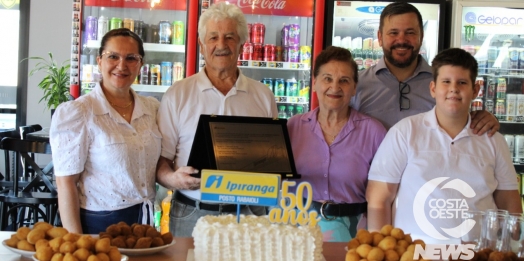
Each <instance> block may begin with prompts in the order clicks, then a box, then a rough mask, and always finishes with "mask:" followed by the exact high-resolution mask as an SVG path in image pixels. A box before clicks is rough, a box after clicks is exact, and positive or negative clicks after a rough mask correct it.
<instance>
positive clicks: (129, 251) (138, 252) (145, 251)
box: [118, 239, 175, 256]
mask: <svg viewBox="0 0 524 261" xmlns="http://www.w3.org/2000/svg"><path fill="white" fill-rule="evenodd" d="M174 244H175V240H174V239H173V241H172V242H171V244H167V245H163V246H159V247H150V248H140V249H134V248H119V249H118V250H119V251H120V253H122V254H125V255H129V256H145V255H152V254H154V253H156V252H160V251H162V250H164V249H166V248H168V247H170V246H172V245H174Z"/></svg>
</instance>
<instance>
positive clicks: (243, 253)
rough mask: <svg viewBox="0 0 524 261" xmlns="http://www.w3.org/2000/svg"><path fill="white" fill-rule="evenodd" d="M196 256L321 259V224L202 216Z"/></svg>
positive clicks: (229, 260)
mask: <svg viewBox="0 0 524 261" xmlns="http://www.w3.org/2000/svg"><path fill="white" fill-rule="evenodd" d="M193 238H194V244H195V260H198V261H209V260H220V261H246V260H251V261H267V260H274V261H278V260H282V261H289V260H303V261H320V260H323V256H322V233H321V231H320V228H319V226H295V225H290V224H278V223H271V222H270V221H269V219H268V217H267V216H260V217H259V216H252V215H249V216H244V215H241V216H240V222H239V223H237V217H236V216H234V215H221V216H204V217H201V218H200V219H199V220H198V221H197V223H196V226H195V228H194V230H193Z"/></svg>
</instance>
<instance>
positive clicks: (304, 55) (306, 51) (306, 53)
mask: <svg viewBox="0 0 524 261" xmlns="http://www.w3.org/2000/svg"><path fill="white" fill-rule="evenodd" d="M300 62H301V63H305V64H307V65H308V66H309V64H310V63H311V47H310V46H307V45H303V46H300Z"/></svg>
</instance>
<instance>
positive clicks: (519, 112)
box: [515, 94, 524, 116]
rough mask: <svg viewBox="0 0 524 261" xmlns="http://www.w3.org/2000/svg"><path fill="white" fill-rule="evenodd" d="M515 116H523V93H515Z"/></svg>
mask: <svg viewBox="0 0 524 261" xmlns="http://www.w3.org/2000/svg"><path fill="white" fill-rule="evenodd" d="M515 114H516V115H517V116H524V94H517V112H516V113H515Z"/></svg>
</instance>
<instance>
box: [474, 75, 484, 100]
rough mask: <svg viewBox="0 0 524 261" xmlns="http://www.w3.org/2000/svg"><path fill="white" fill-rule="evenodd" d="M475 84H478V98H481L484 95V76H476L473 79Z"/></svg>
mask: <svg viewBox="0 0 524 261" xmlns="http://www.w3.org/2000/svg"><path fill="white" fill-rule="evenodd" d="M475 84H478V85H479V87H480V88H479V93H478V98H482V97H483V96H484V92H485V86H484V85H485V82H484V77H477V78H476V79H475Z"/></svg>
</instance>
